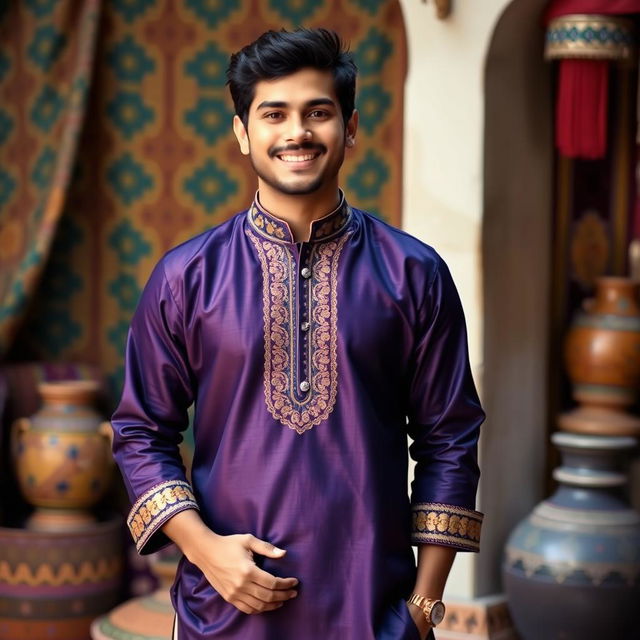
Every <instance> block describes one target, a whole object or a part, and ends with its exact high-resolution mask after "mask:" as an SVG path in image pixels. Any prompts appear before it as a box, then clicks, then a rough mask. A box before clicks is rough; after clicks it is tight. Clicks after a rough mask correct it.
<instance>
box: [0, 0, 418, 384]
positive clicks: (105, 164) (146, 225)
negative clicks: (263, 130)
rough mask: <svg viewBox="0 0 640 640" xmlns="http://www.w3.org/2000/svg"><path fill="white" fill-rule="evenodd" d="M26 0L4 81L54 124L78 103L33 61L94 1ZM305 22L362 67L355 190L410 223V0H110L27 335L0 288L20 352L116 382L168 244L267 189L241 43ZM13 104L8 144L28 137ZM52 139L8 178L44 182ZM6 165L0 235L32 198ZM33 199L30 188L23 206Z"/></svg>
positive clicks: (0, 56) (351, 162)
mask: <svg viewBox="0 0 640 640" xmlns="http://www.w3.org/2000/svg"><path fill="white" fill-rule="evenodd" d="M20 4H23V5H24V8H23V9H22V13H23V14H24V15H25V22H26V24H25V28H24V34H23V37H22V39H21V40H20V41H19V42H17V43H15V45H14V49H13V52H9V53H6V52H5V49H6V47H5V45H4V44H0V91H2V90H3V89H4V83H5V82H7V77H10V76H11V75H12V72H11V68H12V66H17V65H19V64H20V65H22V67H21V69H20V71H19V75H20V76H21V78H22V82H23V83H24V84H27V85H28V86H29V87H31V89H30V92H26V90H25V94H24V101H23V104H25V105H27V106H26V111H25V112H26V114H27V117H30V118H31V120H33V119H34V118H37V117H38V116H37V115H35V114H37V113H40V111H38V107H36V105H37V104H39V103H38V95H39V94H38V91H42V93H43V95H44V98H40V100H45V101H48V102H46V104H47V105H48V106H47V107H46V109H45V107H40V109H41V110H45V111H46V114H47V115H46V122H48V123H49V127H50V128H51V130H53V129H54V128H55V127H56V126H58V125H57V124H56V121H57V119H58V118H59V119H62V118H69V117H70V116H69V115H68V114H67V115H65V113H66V112H67V111H68V105H65V104H64V95H63V89H64V87H63V86H61V84H60V83H57V82H54V83H44V82H43V81H42V79H41V78H40V77H39V76H36V75H35V74H36V71H37V67H38V64H37V62H36V61H34V60H33V57H34V55H37V54H34V52H36V51H39V50H40V48H42V49H45V48H46V47H45V46H44V45H40V44H38V42H39V40H38V39H39V38H40V39H42V38H45V36H44V35H42V34H49V35H48V36H47V37H48V38H49V40H50V41H51V42H53V44H50V45H48V46H49V49H50V51H51V53H50V55H49V57H50V58H51V60H50V61H49V62H48V63H47V64H49V65H50V67H51V68H53V69H55V68H56V65H60V66H62V65H63V60H65V59H66V58H65V56H66V55H67V50H68V49H69V48H70V46H71V42H72V40H74V39H77V38H79V35H78V31H77V30H76V29H75V27H72V25H69V30H61V29H60V28H59V27H56V26H55V25H62V24H63V20H62V18H63V15H65V14H66V13H68V12H70V11H71V9H69V7H73V8H74V10H75V12H76V13H79V9H78V7H80V6H83V7H87V6H89V5H90V4H93V3H89V2H84V3H83V2H64V1H63V0H57V1H56V0H25V2H24V3H20ZM8 17H9V16H5V18H8ZM5 21H7V20H5ZM296 26H324V27H329V28H334V29H336V30H337V31H338V32H339V33H340V34H341V36H342V37H343V39H344V40H346V41H347V42H348V43H349V44H350V47H351V50H352V51H353V52H354V55H355V58H356V62H357V65H358V67H359V84H358V93H357V98H356V100H357V107H358V109H359V111H360V130H359V132H358V139H357V144H356V147H355V148H354V149H353V150H351V152H350V153H348V154H347V160H346V163H345V166H344V168H343V173H342V183H343V186H344V188H345V191H346V193H347V197H348V198H349V199H350V200H351V201H352V202H353V203H354V204H356V205H357V206H359V207H361V208H364V209H368V210H369V211H371V212H373V213H375V214H376V215H379V216H381V217H384V218H385V219H387V220H388V221H389V222H391V223H394V224H399V221H400V210H401V191H402V134H403V127H402V124H403V93H404V80H405V75H406V66H407V60H406V57H407V56H406V41H405V33H404V25H403V18H402V14H401V10H400V5H399V2H398V1H397V0H350V1H348V0H268V1H259V0H245V1H244V2H242V1H241V0H216V1H210V0H181V1H178V0H109V1H106V0H105V2H104V3H103V6H102V9H101V12H100V15H99V22H98V32H97V38H96V55H95V62H94V66H93V72H92V77H91V80H90V82H91V88H90V95H89V102H88V104H87V109H86V119H85V123H84V127H83V130H82V137H81V140H80V145H79V148H78V151H77V155H76V162H75V165H74V169H73V175H72V180H71V184H70V186H69V188H68V189H67V191H66V194H65V196H64V198H62V197H61V198H60V200H63V209H62V213H61V215H60V216H59V220H57V232H56V235H55V241H54V243H53V247H52V249H51V251H50V253H49V255H48V261H47V264H46V265H45V267H44V269H43V276H42V280H41V282H40V284H39V287H38V288H37V289H34V287H32V289H34V291H33V295H30V296H29V299H30V305H29V309H28V312H27V314H26V320H25V322H24V323H23V326H22V328H21V329H20V331H19V332H18V333H17V334H16V333H15V332H14V331H12V330H10V328H9V327H10V323H11V321H12V319H13V318H19V317H21V315H22V313H21V309H19V308H18V307H17V306H16V305H15V304H14V303H13V302H12V300H13V298H11V296H10V295H7V294H6V292H4V291H3V290H2V289H0V294H1V295H3V296H4V300H5V302H4V303H3V307H4V306H5V305H7V300H8V301H9V303H8V306H6V309H7V310H6V311H4V312H3V313H4V317H2V318H0V336H2V337H3V338H4V348H5V350H6V349H7V348H8V347H9V342H11V348H10V350H9V357H10V358H11V359H12V360H16V359H26V358H29V359H33V358H36V359H44V360H69V361H83V362H87V363H91V364H94V365H98V366H99V367H100V368H101V369H102V370H103V371H104V372H105V374H106V376H107V378H108V379H109V380H110V385H111V389H112V392H113V393H114V394H117V392H118V391H119V389H120V385H121V381H122V372H123V367H122V356H123V351H124V343H125V339H126V333H127V328H128V325H129V321H130V318H131V314H132V313H133V311H134V309H135V307H136V304H137V301H138V297H139V295H140V292H141V289H142V287H143V286H144V283H145V282H146V279H147V277H148V275H149V273H150V272H151V269H152V268H153V266H154V264H155V263H156V262H157V261H158V259H159V258H160V257H161V256H162V254H163V253H164V252H165V251H167V250H168V249H169V248H170V247H172V246H175V245H176V244H178V243H179V242H182V241H184V240H186V239H187V238H189V237H191V236H193V235H195V234H197V233H200V232H201V231H203V230H205V229H207V228H210V227H211V226H212V225H215V224H218V223H220V222H222V221H223V220H225V219H226V218H228V217H229V216H231V215H232V214H234V213H236V212H238V211H240V210H242V209H245V208H246V207H247V206H248V204H249V203H250V201H251V199H252V197H253V194H254V191H255V188H256V179H255V177H254V175H253V172H252V170H251V167H250V165H249V163H248V161H247V160H246V159H245V158H244V157H242V156H241V155H240V153H239V152H238V150H237V143H236V141H235V138H234V136H233V133H232V132H231V118H232V114H233V112H232V105H231V100H230V98H229V96H228V91H227V89H226V87H225V70H226V67H227V64H228V59H229V54H230V53H231V52H233V51H235V50H237V49H239V48H240V47H241V46H243V45H244V44H247V43H248V42H250V41H251V40H253V39H254V38H255V37H257V36H258V35H259V34H260V33H262V32H263V31H265V30H267V29H280V28H282V27H285V28H288V29H290V28H295V27H296ZM20 51H21V52H22V53H21V55H20ZM53 52H55V55H54V53H53ZM56 56H57V57H56ZM21 58H22V60H21V61H20V59H21ZM66 64H67V66H68V64H69V63H66ZM3 70H4V74H3ZM60 75H62V72H60ZM29 114H31V115H29ZM2 117H3V116H2V112H0V145H3V147H4V146H6V145H7V144H8V145H14V146H15V145H16V144H17V142H16V141H15V140H13V141H12V135H13V134H12V131H11V126H10V125H7V124H6V123H4V122H5V121H3V120H2ZM41 117H42V118H45V116H41ZM3 123H4V124H3ZM29 126H30V127H36V128H37V127H38V126H39V125H37V124H36V123H34V122H32V123H30V124H29ZM41 147H42V148H39V149H38V150H35V149H34V148H33V145H32V147H30V148H28V149H23V154H24V157H25V160H24V161H25V163H26V164H25V166H28V167H29V168H28V169H24V170H22V173H20V174H19V173H18V170H17V169H16V166H15V161H12V160H11V159H10V158H9V159H7V158H6V157H5V158H3V163H2V168H3V169H4V171H5V173H8V174H14V175H13V177H12V178H10V180H11V181H13V182H15V183H16V184H17V183H18V182H19V181H26V182H27V187H26V188H28V189H30V190H32V191H33V190H35V188H36V187H34V185H37V184H38V183H40V182H45V177H44V176H45V175H48V174H47V171H51V169H50V166H51V164H52V163H53V160H52V159H51V157H52V156H55V154H56V152H58V153H61V151H62V149H61V148H60V149H59V147H58V145H57V144H55V143H54V142H53V141H52V142H50V143H49V144H48V145H47V144H42V145H41ZM45 149H48V151H47V152H46V153H45ZM3 175H4V174H2V173H0V234H2V228H3V227H4V225H5V223H6V220H7V212H8V211H11V210H12V209H13V208H16V207H17V206H18V205H17V204H16V198H17V197H19V196H18V193H19V189H18V188H17V187H13V188H11V187H7V186H3V185H4V183H3V182H2V179H3V178H2V176H3ZM5 180H6V178H5ZM13 182H10V183H9V184H13ZM24 207H25V205H23V209H24ZM35 207H36V203H35V202H33V201H30V202H28V203H27V205H26V209H24V210H30V211H34V210H35ZM25 247H26V251H24V250H23V251H22V252H21V255H20V256H18V258H19V260H23V261H24V260H26V259H27V258H26V256H27V255H31V254H30V253H29V251H32V250H33V247H32V243H27V244H26V245H25ZM29 259H31V260H33V259H34V258H29ZM15 264H17V263H16V262H13V263H12V265H15ZM12 269H13V271H14V273H15V274H17V277H14V278H13V279H12V282H13V284H12V286H13V287H14V288H18V289H20V288H21V287H22V288H24V289H25V291H26V290H28V289H29V286H30V284H29V283H26V282H25V281H24V278H23V277H22V271H20V269H16V268H15V266H12Z"/></svg>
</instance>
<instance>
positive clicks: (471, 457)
mask: <svg viewBox="0 0 640 640" xmlns="http://www.w3.org/2000/svg"><path fill="white" fill-rule="evenodd" d="M411 374H412V377H411V385H410V397H409V405H410V406H409V412H408V414H409V415H408V418H409V425H408V429H409V435H410V436H411V438H412V439H413V441H414V442H413V443H412V445H411V447H410V453H411V457H412V458H413V459H414V460H415V461H416V469H415V476H414V480H413V483H412V495H411V505H412V511H413V528H412V541H413V543H414V544H420V543H433V544H442V545H446V546H452V547H455V548H457V549H459V550H463V551H478V550H479V542H480V528H481V524H482V517H483V516H482V514H481V513H479V512H477V511H475V510H474V506H475V494H476V489H477V484H478V478H479V475H480V472H479V469H478V464H477V442H478V436H479V428H480V425H481V423H482V421H483V420H484V412H483V411H482V408H481V406H480V402H479V400H478V396H477V393H476V389H475V386H474V383H473V379H472V376H471V371H470V367H469V359H468V350H467V335H466V327H465V320H464V314H463V311H462V306H461V304H460V299H459V297H458V293H457V291H456V288H455V285H454V283H453V280H452V278H451V275H450V273H449V270H448V269H447V266H446V265H445V264H444V262H443V261H442V260H441V259H438V262H437V269H436V272H435V275H434V276H433V279H432V281H431V283H430V284H429V286H428V290H427V293H426V298H425V300H424V301H423V303H422V305H421V308H420V316H419V331H418V333H417V335H416V346H415V349H414V353H413V358H412V371H411Z"/></svg>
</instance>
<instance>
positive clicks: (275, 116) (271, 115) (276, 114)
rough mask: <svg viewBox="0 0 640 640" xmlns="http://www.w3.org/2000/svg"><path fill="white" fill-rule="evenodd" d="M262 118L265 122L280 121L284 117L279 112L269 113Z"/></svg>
mask: <svg viewBox="0 0 640 640" xmlns="http://www.w3.org/2000/svg"><path fill="white" fill-rule="evenodd" d="M263 118H265V120H280V119H282V118H284V115H283V114H282V113H280V111H269V112H268V113H265V114H264V116H263Z"/></svg>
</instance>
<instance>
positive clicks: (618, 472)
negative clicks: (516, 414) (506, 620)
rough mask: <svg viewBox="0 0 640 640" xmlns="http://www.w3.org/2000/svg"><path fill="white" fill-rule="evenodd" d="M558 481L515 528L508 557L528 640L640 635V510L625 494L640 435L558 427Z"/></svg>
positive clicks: (508, 577)
mask: <svg viewBox="0 0 640 640" xmlns="http://www.w3.org/2000/svg"><path fill="white" fill-rule="evenodd" d="M552 441H553V443H554V444H555V445H556V447H557V448H558V449H559V450H560V452H561V454H562V460H563V461H562V466H561V467H559V468H557V469H556V470H555V471H554V478H555V479H556V480H557V481H558V482H559V487H558V490H557V491H556V492H555V493H554V495H553V496H552V497H551V498H549V499H547V500H544V501H543V502H542V503H541V504H539V505H538V506H537V507H536V508H535V509H534V510H533V512H532V513H531V515H529V516H528V517H527V518H525V519H524V520H523V521H522V522H521V523H520V524H519V525H518V526H517V527H516V528H515V530H514V531H513V533H512V534H511V536H510V538H509V540H508V542H507V546H506V551H505V558H504V564H503V579H504V587H505V590H506V592H507V597H508V601H509V609H510V611H511V614H512V617H513V620H514V622H515V625H516V627H517V629H518V631H519V633H520V634H521V636H522V638H523V640H605V639H607V640H608V639H612V640H613V639H615V640H632V639H633V638H640V616H639V615H638V605H639V604H640V515H639V514H638V513H636V512H635V511H634V510H633V509H631V507H630V506H629V504H628V503H627V500H626V498H625V491H624V489H625V486H624V485H625V484H626V482H627V475H626V472H625V469H626V463H627V459H628V457H629V454H630V453H632V452H633V450H634V449H635V448H636V446H637V440H635V439H634V438H628V437H604V436H590V435H578V434H573V433H555V434H554V435H553V436H552Z"/></svg>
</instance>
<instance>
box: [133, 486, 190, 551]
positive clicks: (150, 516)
mask: <svg viewBox="0 0 640 640" xmlns="http://www.w3.org/2000/svg"><path fill="white" fill-rule="evenodd" d="M185 509H198V504H197V502H196V499H195V497H194V495H193V492H192V491H191V487H190V486H189V483H187V482H185V481H184V480H168V481H166V482H161V483H160V484H157V485H155V486H154V487H152V488H151V489H149V491H147V492H146V493H144V494H143V495H142V496H140V497H139V498H138V499H137V500H136V503H135V504H134V505H133V507H131V511H130V512H129V517H128V518H127V526H128V527H129V531H131V536H132V537H133V541H134V542H135V543H136V549H137V550H138V551H139V552H142V548H143V547H144V546H145V544H146V543H147V542H148V540H149V538H151V536H153V534H154V533H156V532H157V531H158V529H160V527H161V526H162V525H163V524H164V523H165V522H166V521H167V520H168V519H169V518H170V517H171V516H173V515H175V514H176V513H178V511H184V510H185ZM156 550H157V549H155V548H154V549H153V551H156ZM150 551H151V550H150Z"/></svg>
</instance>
